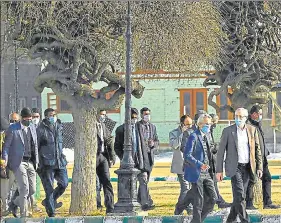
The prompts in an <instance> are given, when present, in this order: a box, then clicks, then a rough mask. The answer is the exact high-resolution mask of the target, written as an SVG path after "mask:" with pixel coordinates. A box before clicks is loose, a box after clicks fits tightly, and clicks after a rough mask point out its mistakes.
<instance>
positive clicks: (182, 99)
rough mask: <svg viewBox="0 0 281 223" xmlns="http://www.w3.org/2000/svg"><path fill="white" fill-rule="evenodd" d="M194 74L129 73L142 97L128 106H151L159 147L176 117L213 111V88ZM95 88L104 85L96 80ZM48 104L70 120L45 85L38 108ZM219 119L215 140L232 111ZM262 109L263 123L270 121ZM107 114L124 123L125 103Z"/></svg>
mask: <svg viewBox="0 0 281 223" xmlns="http://www.w3.org/2000/svg"><path fill="white" fill-rule="evenodd" d="M203 73H204V72H202V75H201V76H200V75H199V77H198V74H197V75H196V76H195V75H180V76H179V74H171V73H167V72H164V71H162V72H161V73H158V74H146V75H145V76H143V74H142V73H140V72H136V73H133V75H132V77H133V79H135V80H138V81H139V82H140V83H141V84H142V85H143V86H144V87H145V90H144V94H143V97H142V98H140V99H136V98H134V97H132V107H135V108H137V109H138V110H140V109H141V108H142V107H148V108H149V109H151V122H152V123H153V124H155V125H156V127H157V132H158V135H159V140H160V142H161V144H162V146H167V145H168V142H169V132H170V131H171V130H172V129H174V128H176V127H177V126H178V125H179V119H180V116H181V115H183V114H189V115H191V117H194V115H195V114H196V113H197V111H198V110H202V109H203V110H206V111H207V112H208V113H210V114H211V113H216V112H215V109H214V108H213V107H211V106H209V105H208V96H209V94H210V93H211V92H212V91H213V90H214V89H215V88H216V87H215V86H214V87H210V88H205V87H203V82H204V80H205V78H206V76H205V75H203ZM95 86H97V91H98V89H100V88H101V87H103V86H104V85H103V84H102V83H100V84H99V85H95ZM215 101H216V103H217V104H218V105H224V104H226V103H229V101H228V100H227V98H226V97H225V96H223V95H221V96H219V97H216V98H215ZM47 107H52V108H54V109H56V110H57V112H58V116H59V118H60V119H61V120H62V121H63V122H72V121H73V119H72V115H71V113H70V111H69V110H70V108H69V106H68V105H67V103H66V102H65V101H64V100H60V99H59V98H58V97H57V96H56V95H55V94H54V93H53V92H52V90H51V89H48V88H45V89H44V91H43V93H42V110H44V109H46V108H47ZM218 115H219V117H220V122H219V125H218V127H217V128H216V130H215V138H216V141H219V138H220V135H221V132H222V129H223V128H224V127H226V126H228V125H229V124H232V123H233V118H234V117H233V114H232V113H230V112H228V111H222V112H220V113H219V114H218ZM267 115H270V114H267V112H265V116H266V117H265V120H264V122H267V123H269V125H270V123H271V119H270V118H267ZM108 116H109V117H110V118H111V119H113V120H114V121H116V122H117V125H116V127H117V126H118V125H121V124H122V123H124V117H125V105H124V103H123V105H122V106H121V107H120V109H118V110H115V111H108Z"/></svg>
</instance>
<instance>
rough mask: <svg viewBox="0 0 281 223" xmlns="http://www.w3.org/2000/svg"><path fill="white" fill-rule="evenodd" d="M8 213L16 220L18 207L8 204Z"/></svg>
mask: <svg viewBox="0 0 281 223" xmlns="http://www.w3.org/2000/svg"><path fill="white" fill-rule="evenodd" d="M8 211H9V212H11V213H12V214H13V216H14V217H15V218H18V206H17V205H15V204H14V203H13V202H11V203H10V204H9V208H8Z"/></svg>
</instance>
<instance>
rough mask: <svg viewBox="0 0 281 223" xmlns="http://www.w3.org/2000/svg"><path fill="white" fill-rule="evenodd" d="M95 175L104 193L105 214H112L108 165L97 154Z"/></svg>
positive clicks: (102, 157) (111, 193) (112, 200)
mask: <svg viewBox="0 0 281 223" xmlns="http://www.w3.org/2000/svg"><path fill="white" fill-rule="evenodd" d="M96 166H97V169H96V171H97V175H98V178H99V181H100V183H101V184H102V186H103V192H104V205H105V207H106V212H107V213H109V212H112V211H113V209H114V203H113V202H114V195H113V188H112V184H111V182H110V174H109V165H108V161H107V159H106V158H105V157H104V156H103V155H102V154H101V153H98V154H97V162H96Z"/></svg>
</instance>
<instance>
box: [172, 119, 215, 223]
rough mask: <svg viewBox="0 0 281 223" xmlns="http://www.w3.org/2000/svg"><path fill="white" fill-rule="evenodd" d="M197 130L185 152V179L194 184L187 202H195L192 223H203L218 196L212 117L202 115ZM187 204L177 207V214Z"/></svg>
mask: <svg viewBox="0 0 281 223" xmlns="http://www.w3.org/2000/svg"><path fill="white" fill-rule="evenodd" d="M197 126H198V129H196V130H195V131H194V132H193V133H192V134H191V135H190V136H189V138H188V140H187V143H186V146H185V151H184V158H185V166H184V177H185V179H186V180H187V181H188V182H190V183H192V188H191V190H190V191H188V192H187V195H186V197H185V201H187V202H189V201H190V200H191V199H192V200H193V218H192V220H191V222H192V223H201V222H203V221H204V219H205V218H206V217H207V215H208V214H209V213H210V212H211V211H212V210H213V208H214V205H215V202H216V200H217V194H216V191H215V187H214V181H213V170H214V163H213V161H212V158H211V153H212V151H211V136H210V127H211V117H210V116H209V115H208V114H201V115H200V116H199V118H198V121H197ZM186 205H187V203H186V204H183V205H180V206H177V207H176V212H177V214H180V213H182V211H183V209H184V208H185V207H186Z"/></svg>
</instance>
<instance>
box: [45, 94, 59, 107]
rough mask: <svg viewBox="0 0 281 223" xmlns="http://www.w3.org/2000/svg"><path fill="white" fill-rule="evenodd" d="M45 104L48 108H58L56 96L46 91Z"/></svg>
mask: <svg viewBox="0 0 281 223" xmlns="http://www.w3.org/2000/svg"><path fill="white" fill-rule="evenodd" d="M47 104H48V108H52V109H54V110H56V111H57V110H58V102H57V96H56V95H55V94H54V93H47Z"/></svg>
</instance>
